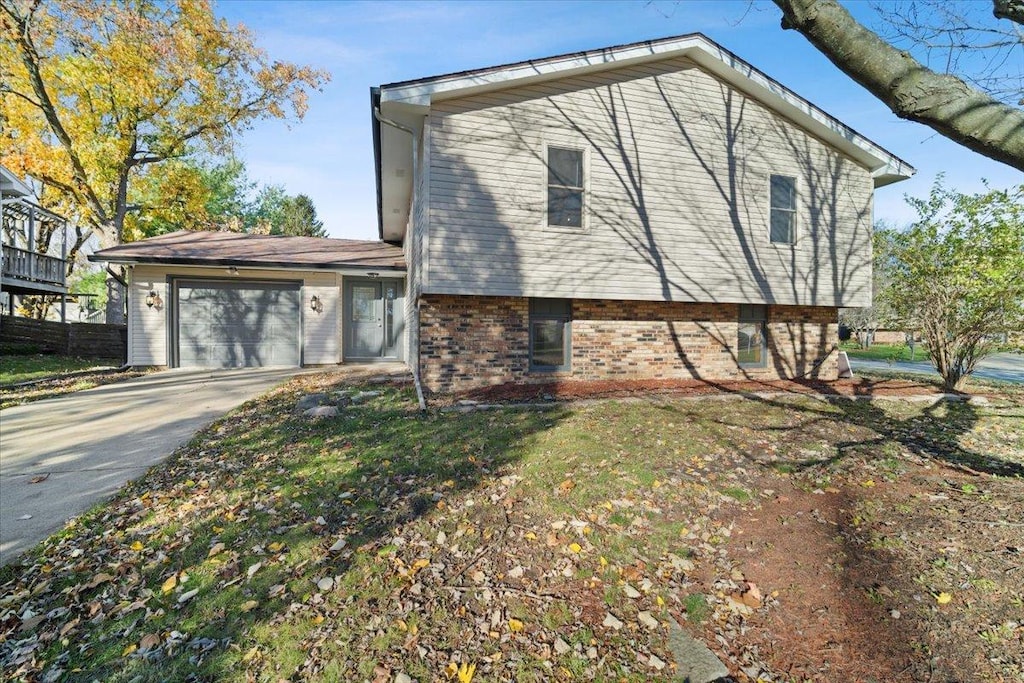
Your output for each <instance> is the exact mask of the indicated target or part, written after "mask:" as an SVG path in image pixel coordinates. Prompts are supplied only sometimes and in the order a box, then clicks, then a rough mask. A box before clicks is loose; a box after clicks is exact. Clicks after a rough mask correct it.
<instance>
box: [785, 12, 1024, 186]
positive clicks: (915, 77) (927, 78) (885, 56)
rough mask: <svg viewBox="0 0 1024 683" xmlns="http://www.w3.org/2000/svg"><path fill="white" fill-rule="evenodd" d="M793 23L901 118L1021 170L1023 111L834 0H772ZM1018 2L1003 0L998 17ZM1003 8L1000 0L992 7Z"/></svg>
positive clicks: (791, 25) (788, 24)
mask: <svg viewBox="0 0 1024 683" xmlns="http://www.w3.org/2000/svg"><path fill="white" fill-rule="evenodd" d="M774 2H775V4H776V5H778V6H779V9H781V10H782V14H783V19H782V27H783V28H787V29H796V30H797V31H799V32H800V33H801V34H802V35H803V36H804V37H805V38H807V40H809V41H810V42H811V44H812V45H814V47H816V48H817V49H818V50H819V51H820V52H821V53H822V54H824V55H825V56H826V57H828V58H829V60H831V61H832V63H833V64H835V65H836V66H837V67H839V68H840V69H841V70H842V71H843V73H845V74H846V75H847V76H849V77H850V78H852V79H853V80H855V81H857V82H858V83H860V84H861V85H863V86H864V87H865V88H867V89H868V90H869V91H871V93H872V94H873V95H874V96H875V97H877V98H878V99H880V100H881V101H882V102H884V103H885V104H886V105H888V107H889V108H890V109H892V111H893V113H894V114H896V115H897V116H899V117H900V118H904V119H909V120H911V121H917V122H918V123H923V124H925V125H926V126H929V127H930V128H932V129H934V130H936V131H938V132H939V133H940V134H941V135H944V136H945V137H947V138H949V139H950V140H952V141H953V142H956V143H958V144H960V145H963V146H964V147H967V148H968V149H971V150H973V151H975V152H978V153H979V154H983V155H984V156H987V157H989V158H990V159H995V160H996V161H1001V162H1003V163H1005V164H1009V165H1010V166H1013V167H1014V168H1018V169H1020V170H1022V171H1024V111H1021V110H1019V109H1016V108H1014V107H1011V106H1009V105H1006V104H1003V103H1002V102H1000V101H999V100H996V99H994V98H992V97H989V96H988V95H986V94H985V93H984V92H982V91H980V90H978V89H976V88H972V87H971V86H970V85H968V84H967V83H965V82H964V81H962V80H960V79H959V78H957V77H956V76H951V75H949V74H940V73H936V72H934V71H931V70H930V69H928V68H926V67H925V66H924V65H922V64H921V63H920V62H918V61H917V60H915V59H914V58H913V57H911V56H910V54H909V53H907V52H903V51H901V50H897V49H896V48H894V47H893V46H892V45H890V44H889V43H887V42H886V41H884V40H882V39H881V38H879V37H878V36H877V35H876V34H875V33H874V32H872V31H871V30H869V29H867V28H865V27H864V26H862V25H861V24H860V23H858V22H857V20H856V19H854V18H853V17H852V16H851V15H850V13H849V12H847V11H846V10H845V9H844V8H843V7H842V6H840V5H839V3H838V2H836V1H835V0H774ZM1016 4H1019V3H1015V2H1013V1H1012V0H1004V1H1003V2H1002V5H1005V7H1004V8H1003V11H1004V14H1003V16H1005V17H1007V18H1011V19H1012V17H1013V16H1014V15H1013V13H1012V12H1009V10H1010V9H1012V7H1015V6H1016ZM999 8H1000V3H999V0H997V5H996V12H997V16H998V12H999Z"/></svg>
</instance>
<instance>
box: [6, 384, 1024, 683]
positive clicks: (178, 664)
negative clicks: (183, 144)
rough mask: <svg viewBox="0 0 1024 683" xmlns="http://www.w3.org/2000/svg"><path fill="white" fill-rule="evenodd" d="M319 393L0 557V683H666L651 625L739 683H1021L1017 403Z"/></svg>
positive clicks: (1021, 480) (222, 437) (997, 399)
mask: <svg viewBox="0 0 1024 683" xmlns="http://www.w3.org/2000/svg"><path fill="white" fill-rule="evenodd" d="M337 382H338V380H337V375H332V374H324V375H316V376H304V377H300V378H296V379H295V380H293V381H292V382H291V383H290V384H289V385H287V386H285V387H283V388H280V389H277V390H275V391H273V392H271V393H270V394H268V395H266V396H265V397H263V398H261V399H258V400H256V401H251V402H249V403H247V404H246V405H244V406H243V407H242V408H241V409H239V410H238V411H235V412H234V413H232V414H231V415H229V416H227V417H226V418H224V419H222V420H220V421H218V422H216V423H214V424H213V425H212V426H211V427H209V428H208V429H206V430H204V431H203V432H202V433H200V434H199V435H198V436H197V437H196V438H195V439H193V441H192V442H191V443H190V444H188V445H187V446H186V447H184V448H182V449H181V450H180V451H179V452H178V453H177V455H176V456H175V457H174V458H172V460H171V461H170V462H168V463H167V464H166V465H164V466H161V467H159V468H157V469H154V470H153V471H152V472H150V474H149V475H148V476H147V477H145V478H144V479H142V480H141V481H139V482H137V483H135V484H132V485H129V486H128V487H127V488H126V489H125V491H124V492H123V493H122V494H121V495H120V496H118V497H117V498H116V499H115V500H114V501H113V502H112V503H110V504H108V505H103V506H100V507H98V508H96V509H94V510H93V511H91V512H90V513H89V514H87V515H85V516H84V517H82V518H81V519H80V520H79V521H78V522H77V523H75V524H73V525H72V526H70V527H69V528H67V529H66V530H64V531H63V532H61V533H59V534H57V535H55V536H54V537H52V538H51V539H49V540H48V541H46V542H44V543H43V544H42V545H41V546H40V547H39V548H37V549H35V550H34V551H32V552H31V553H30V554H29V555H28V556H27V557H26V558H25V560H24V563H23V564H22V565H19V566H13V567H7V568H6V569H4V570H3V573H2V574H0V577H2V578H0V581H2V584H0V596H2V597H0V665H2V669H0V670H2V672H3V677H4V678H5V679H11V680H22V679H24V680H36V679H49V680H57V679H58V674H60V676H59V680H61V681H92V680H104V681H133V682H140V683H141V682H145V681H163V680H229V681H250V680H253V681H279V680H322V681H337V680H358V681H363V680H367V681H380V682H382V683H383V682H385V681H389V682H390V681H396V680H409V679H411V680H416V681H433V680H442V681H443V680H459V681H469V680H470V679H472V680H476V681H490V680H531V681H533V680H536V681H540V680H577V679H582V680H627V681H645V680H652V679H665V680H668V679H670V678H671V677H672V676H673V675H674V672H675V661H674V658H673V653H672V649H671V647H670V646H669V640H668V632H669V631H668V628H669V624H670V620H674V621H676V622H677V623H679V624H681V625H682V626H683V628H684V629H685V630H686V631H688V632H689V633H690V634H692V635H693V636H695V637H697V638H699V639H702V640H703V641H704V642H706V643H708V645H709V646H710V647H711V648H712V649H713V650H714V651H715V652H716V653H717V654H718V655H719V656H720V657H721V658H722V660H723V661H724V662H726V664H727V665H728V667H729V669H730V672H731V673H732V674H733V676H734V677H735V678H736V680H738V681H755V680H758V679H763V680H776V681H782V680H786V681H811V680H814V681H822V680H834V681H849V680H867V679H868V678H873V679H875V680H886V681H917V680H926V679H929V678H930V679H933V680H972V681H997V680H1017V679H1019V678H1020V676H1022V675H1024V668H1022V667H1024V664H1022V661H1021V652H1022V649H1021V643H1022V637H1024V630H1022V629H1024V627H1022V625H1021V624H1020V620H1019V615H1020V609H1021V606H1022V604H1024V603H1022V601H1024V593H1022V592H1021V589H1020V579H1021V577H1020V573H1019V568H1020V566H1021V565H1022V559H1024V558H1022V552H1024V549H1022V548H1021V545H1022V544H1021V543H1020V537H1021V534H1020V529H1019V528H1018V527H1017V526H1015V522H1013V523H1011V522H1007V520H1019V519H1021V518H1022V515H1024V495H1022V494H1024V428H1022V425H1021V419H1020V405H1021V403H1022V400H1024V391H1022V390H1019V389H1006V388H1003V389H992V390H991V391H990V392H989V393H990V394H991V397H990V400H989V402H988V403H977V404H976V403H973V402H972V403H966V402H958V403H942V404H937V405H929V404H927V403H912V402H906V401H879V402H865V401H857V402H854V401H848V400H842V399H841V400H836V401H833V402H828V401H821V400H817V399H814V398H810V397H806V396H793V397H791V398H780V399H757V398H739V397H732V398H728V399H726V400H681V399H672V398H668V397H658V398H654V399H651V400H622V401H597V402H588V403H584V404H575V405H567V406H552V408H551V409H549V410H516V409H502V410H496V411H473V412H468V413H461V412H458V411H453V412H441V411H439V410H432V411H430V412H428V413H426V414H421V413H419V412H418V411H417V410H416V401H415V395H414V392H413V391H412V390H411V388H409V387H407V386H395V385H371V386H365V387H347V386H344V385H341V384H338V383H337ZM368 389H369V390H373V391H374V392H380V393H379V394H377V395H374V394H373V393H372V392H371V393H368V394H363V395H362V396H361V397H359V398H360V399H362V400H358V399H357V400H356V405H349V406H347V407H343V408H341V413H340V415H339V416H338V417H333V418H331V417H329V418H322V419H310V418H306V417H302V416H301V415H299V414H297V413H296V411H295V410H294V407H295V405H296V402H297V400H298V399H299V398H300V397H301V396H302V395H305V394H307V393H309V392H314V391H317V392H327V393H328V394H329V395H332V396H334V395H335V394H333V393H332V392H341V393H340V394H337V395H336V396H337V397H338V398H339V399H340V397H341V396H345V397H352V396H353V395H354V394H355V393H356V392H359V391H362V390H368ZM406 676H407V677H409V678H405V677H406ZM474 676H475V678H474Z"/></svg>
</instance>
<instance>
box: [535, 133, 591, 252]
mask: <svg viewBox="0 0 1024 683" xmlns="http://www.w3.org/2000/svg"><path fill="white" fill-rule="evenodd" d="M552 147H554V148H555V149H568V150H572V151H574V152H581V153H582V154H583V162H582V163H583V188H582V189H583V206H582V207H581V209H580V226H579V227H573V226H570V225H551V223H550V221H549V220H548V188H550V187H552V186H551V185H549V184H548V150H549V149H550V148H552ZM541 171H542V173H543V175H542V176H541V188H542V199H541V201H542V204H541V205H542V206H543V207H544V212H543V216H542V217H541V227H542V228H543V229H544V230H551V231H555V232H569V233H582V232H587V231H588V230H589V229H590V216H589V214H590V211H589V210H588V208H589V205H590V148H589V147H588V146H587V145H585V144H581V143H578V142H568V143H567V142H552V141H550V140H545V141H544V142H543V144H542V145H541ZM554 187H561V186H558V185H556V186H554ZM569 189H575V188H569Z"/></svg>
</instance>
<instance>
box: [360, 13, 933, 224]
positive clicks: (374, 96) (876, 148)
mask: <svg viewBox="0 0 1024 683" xmlns="http://www.w3.org/2000/svg"><path fill="white" fill-rule="evenodd" d="M675 57H686V58H688V59H690V60H691V61H693V62H694V63H696V64H697V65H698V66H700V67H701V68H703V69H706V70H707V71H709V72H710V73H712V74H714V75H715V76H717V77H718V78H721V79H722V80H723V81H725V82H726V83H729V84H730V85H732V86H733V87H735V88H737V89H738V90H740V91H742V92H745V93H747V94H748V95H750V96H751V97H753V98H754V99H756V100H758V101H760V102H761V103H762V104H764V105H765V106H767V107H769V108H770V109H772V110H774V111H776V112H777V113H779V114H780V115H782V116H784V117H785V118H787V119H789V120H790V121H792V122H794V123H795V124H797V125H799V126H801V127H802V128H804V129H805V130H807V131H808V132H809V133H811V134H812V135H814V136H816V137H818V138H820V139H822V140H824V141H825V142H827V143H829V144H830V145H832V146H833V147H835V148H837V149H838V150H840V151H841V152H843V153H845V154H847V155H848V156H849V157H851V158H852V159H854V160H855V161H857V162H858V163H860V164H861V165H862V166H864V167H865V168H867V169H868V170H869V171H870V172H871V174H872V177H873V178H874V182H875V187H876V188H877V187H882V186H883V185H888V184H890V183H894V182H898V181H900V180H905V179H907V178H909V177H911V176H912V175H913V174H914V173H915V172H916V169H914V167H913V166H911V165H910V164H908V163H907V162H906V161H903V160H902V159H900V158H899V157H897V156H896V155H894V154H892V153H891V152H889V151H887V150H885V149H884V148H882V147H881V146H880V145H878V144H877V143H875V142H872V141H871V140H869V139H868V138H867V137H865V136H863V135H861V134H860V133H858V132H857V131H855V130H854V129H852V128H850V127H849V126H847V125H846V124H844V123H842V122H841V121H839V119H837V118H835V117H834V116H832V115H830V114H828V113H827V112H826V111H824V110H823V109H821V108H819V107H817V106H815V105H814V104H812V103H811V102H810V101H808V100H806V99H804V98H803V97H800V96H799V95H797V94H796V93H795V92H793V91H792V90H790V89H789V88H787V87H786V86H784V85H782V84H781V83H779V82H778V81H776V80H774V79H772V78H770V77H769V76H768V75H766V74H765V73H763V72H761V71H759V70H758V69H756V68H754V66H752V65H751V64H749V63H747V62H745V61H744V60H742V59H740V58H739V57H738V56H736V55H735V54H733V53H732V52H730V51H728V50H726V49H725V48H723V47H722V46H721V45H718V44H717V43H715V42H714V41H712V40H711V39H709V38H707V37H706V36H704V35H702V34H700V33H694V34H689V35H684V36H678V37H672V38H663V39H661V40H651V41H644V42H640V43H632V44H629V45H620V46H617V47H610V48H603V49H600V50H590V51H587V52H578V53H573V54H567V55H559V56H556V57H549V58H546V59H539V60H530V61H525V62H518V63H515V64H507V65H503V66H496V67H490V68H486V69H478V70H474V71H466V72H460V73H455V74H448V75H444V76H436V77H432V78H422V79H417V80H412V81H402V82H399V83H392V84H389V85H382V86H380V87H379V88H373V89H372V91H371V107H372V110H371V116H374V118H373V138H374V159H375V162H376V175H377V201H378V227H379V230H380V237H381V239H383V240H385V241H395V242H397V241H401V239H402V237H403V235H404V232H405V226H406V223H407V222H408V220H409V212H410V210H411V205H410V203H411V198H412V183H413V178H412V171H413V164H414V145H415V142H416V141H415V140H414V139H413V136H412V135H410V134H408V133H407V132H405V131H403V130H400V129H399V128H395V127H393V126H390V125H388V124H387V123H384V124H382V123H381V121H380V120H378V118H377V117H376V115H375V114H374V112H375V111H379V113H380V115H381V116H382V117H384V118H386V119H389V120H391V121H394V122H397V123H399V124H401V125H404V126H406V127H411V128H412V129H413V130H414V131H417V132H418V133H419V132H422V130H423V117H424V116H426V115H427V114H428V113H429V112H430V106H431V104H432V103H433V102H440V101H444V100H450V99H457V98H461V97H468V96H471V95H479V94H482V93H487V92H491V91H495V90H504V89H507V88H516V87H521V86H526V85H532V84H536V83H543V82H546V81H551V80H555V79H559V78H565V77H569V76H581V75H586V74H590V73H596V72H600V71H606V70H610V69H618V68H622V67H625V66H633V65H637V64H643V63H645V62H654V61H660V60H664V59H669V58H675Z"/></svg>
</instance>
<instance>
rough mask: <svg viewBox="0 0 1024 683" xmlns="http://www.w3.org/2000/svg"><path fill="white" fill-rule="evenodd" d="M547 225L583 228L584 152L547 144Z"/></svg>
mask: <svg viewBox="0 0 1024 683" xmlns="http://www.w3.org/2000/svg"><path fill="white" fill-rule="evenodd" d="M548 225H553V226H557V227H562V228H582V227H583V151H582V150H579V149H566V148H564V147H548Z"/></svg>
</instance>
